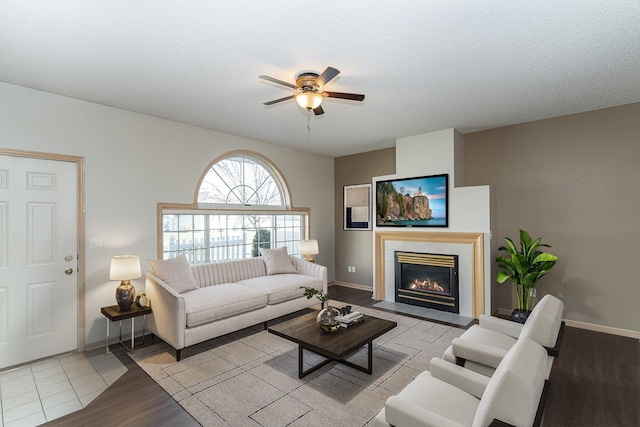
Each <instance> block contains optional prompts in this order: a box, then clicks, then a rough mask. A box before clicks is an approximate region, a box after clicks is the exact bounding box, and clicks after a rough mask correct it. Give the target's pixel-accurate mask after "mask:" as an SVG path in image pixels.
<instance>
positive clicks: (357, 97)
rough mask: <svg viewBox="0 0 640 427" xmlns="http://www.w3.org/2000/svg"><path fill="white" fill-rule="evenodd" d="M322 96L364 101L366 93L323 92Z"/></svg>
mask: <svg viewBox="0 0 640 427" xmlns="http://www.w3.org/2000/svg"><path fill="white" fill-rule="evenodd" d="M322 96H327V97H329V98H340V99H350V100H352V101H362V100H364V95H359V94H357V93H344V92H322Z"/></svg>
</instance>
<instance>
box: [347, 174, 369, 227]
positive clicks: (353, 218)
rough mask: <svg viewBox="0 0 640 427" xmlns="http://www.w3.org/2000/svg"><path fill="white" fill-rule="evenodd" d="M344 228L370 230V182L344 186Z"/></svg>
mask: <svg viewBox="0 0 640 427" xmlns="http://www.w3.org/2000/svg"><path fill="white" fill-rule="evenodd" d="M344 229H345V230H371V184H358V185H345V186H344Z"/></svg>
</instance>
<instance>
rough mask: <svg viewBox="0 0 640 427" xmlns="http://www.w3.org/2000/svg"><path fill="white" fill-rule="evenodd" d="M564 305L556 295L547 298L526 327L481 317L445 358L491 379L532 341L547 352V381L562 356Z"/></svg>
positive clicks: (457, 340) (484, 316)
mask: <svg viewBox="0 0 640 427" xmlns="http://www.w3.org/2000/svg"><path fill="white" fill-rule="evenodd" d="M563 309H564V304H563V303H562V301H560V300H559V299H558V298H556V297H554V296H552V295H545V296H544V297H543V298H542V299H541V300H540V301H538V304H536V306H535V307H534V308H533V310H532V312H531V314H530V315H529V317H528V318H527V321H526V322H525V323H524V324H521V323H516V322H512V321H510V320H505V319H500V318H497V317H493V316H487V315H481V316H480V319H479V324H478V325H473V326H472V327H471V328H469V329H468V330H467V331H465V332H464V333H463V334H462V335H461V336H460V337H459V338H455V339H454V340H453V341H452V342H451V345H450V346H449V348H447V350H446V351H445V353H444V355H443V358H444V359H445V360H447V361H449V362H452V363H457V364H459V365H461V366H464V367H465V368H467V369H471V370H472V371H475V372H478V373H481V374H483V375H487V376H491V375H492V374H493V372H494V370H495V368H496V367H497V366H498V364H499V363H500V362H501V361H502V358H503V357H504V356H505V354H507V351H509V349H510V348H511V347H513V345H514V344H515V343H516V342H517V341H518V340H521V339H524V338H531V339H532V340H533V341H535V342H537V343H538V344H540V345H541V346H543V347H545V348H546V349H547V354H548V357H547V365H546V369H545V372H546V378H549V374H550V373H551V367H552V365H553V361H554V360H555V358H556V357H557V356H558V351H559V349H560V343H561V340H562V330H563V327H564V323H563V322H562V313H563Z"/></svg>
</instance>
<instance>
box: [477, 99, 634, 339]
mask: <svg viewBox="0 0 640 427" xmlns="http://www.w3.org/2000/svg"><path fill="white" fill-rule="evenodd" d="M639 162H640V103H637V104H630V105H627V106H622V107H617V108H609V109H604V110H599V111H594V112H588V113H583V114H577V115H571V116H565V117H559V118H554V119H549V120H542V121H537V122H532V123H525V124H521V125H516V126H509V127H504V128H499V129H493V130H487V131H483V132H475V133H470V134H466V135H465V184H466V185H480V184H488V185H490V186H491V187H492V189H493V190H494V191H495V207H496V209H495V212H493V214H494V215H495V216H496V221H495V223H496V228H495V229H494V230H493V240H492V247H493V250H492V254H491V256H492V258H494V259H495V256H496V252H497V247H498V246H500V245H501V244H502V243H503V241H504V240H503V238H504V237H505V236H509V237H512V238H514V239H517V238H518V230H519V228H524V229H526V230H527V231H529V232H530V233H531V235H532V237H534V238H536V237H542V238H543V242H546V243H548V244H550V245H552V248H551V249H549V252H552V253H554V254H556V255H558V256H559V258H560V260H559V262H558V264H557V265H556V266H555V267H554V269H553V270H552V271H551V272H550V273H549V274H548V275H547V276H545V277H544V278H542V279H541V280H540V282H538V298H540V297H541V296H542V295H543V294H546V293H550V294H553V295H555V296H558V297H560V298H561V299H562V300H563V301H564V302H565V317H566V318H567V319H570V320H574V321H578V322H585V323H591V324H596V325H601V326H606V327H613V328H621V329H627V330H632V331H640V316H639V315H638V305H639V304H640V280H639V279H638V268H637V265H636V263H637V262H638V261H637V258H638V249H637V247H638V242H639V241H640V190H639V189H638V188H639V187H638V186H639V185H640V167H639V166H638V163H639ZM495 271H497V267H496V268H495ZM495 289H497V292H498V305H499V307H501V308H512V307H514V304H515V302H514V301H515V292H514V291H513V286H512V285H510V284H507V283H505V284H503V285H499V286H497V287H496V288H495Z"/></svg>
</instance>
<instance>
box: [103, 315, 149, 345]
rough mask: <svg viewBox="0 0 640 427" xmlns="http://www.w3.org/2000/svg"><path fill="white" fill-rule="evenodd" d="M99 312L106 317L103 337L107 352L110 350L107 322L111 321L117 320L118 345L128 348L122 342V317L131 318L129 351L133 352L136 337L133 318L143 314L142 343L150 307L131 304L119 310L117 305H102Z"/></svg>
mask: <svg viewBox="0 0 640 427" xmlns="http://www.w3.org/2000/svg"><path fill="white" fill-rule="evenodd" d="M100 312H101V313H102V314H103V315H104V316H105V317H106V318H107V337H106V339H105V341H106V348H107V354H110V353H111V351H109V324H110V323H111V322H115V321H117V322H118V342H119V343H120V345H122V346H123V347H124V348H125V350H129V349H128V348H127V346H126V345H125V343H123V342H122V321H123V320H124V319H131V350H130V351H131V353H133V350H134V348H135V337H136V332H135V331H136V328H135V326H136V324H135V318H136V317H138V316H143V319H144V323H143V324H142V343H144V333H145V329H146V328H147V314H150V313H151V307H142V308H140V307H138V306H137V305H135V304H133V305H131V308H130V309H129V310H127V311H121V310H120V306H119V305H112V306H109V307H102V308H101V309H100Z"/></svg>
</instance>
